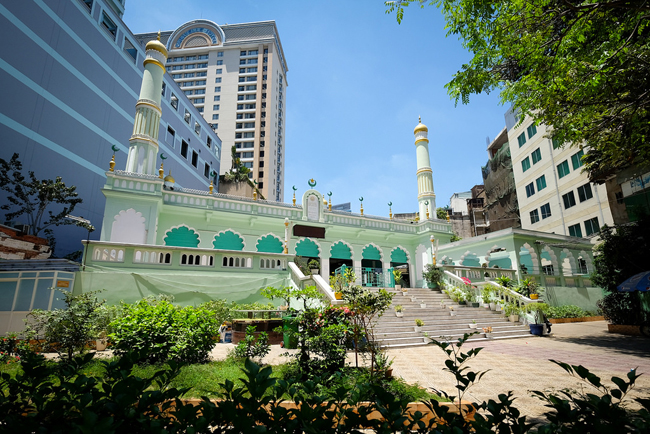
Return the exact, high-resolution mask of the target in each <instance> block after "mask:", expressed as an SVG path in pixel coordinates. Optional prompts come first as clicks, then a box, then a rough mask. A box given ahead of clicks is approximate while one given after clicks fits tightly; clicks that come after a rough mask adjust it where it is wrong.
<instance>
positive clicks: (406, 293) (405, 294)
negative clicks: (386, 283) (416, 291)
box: [402, 289, 409, 297]
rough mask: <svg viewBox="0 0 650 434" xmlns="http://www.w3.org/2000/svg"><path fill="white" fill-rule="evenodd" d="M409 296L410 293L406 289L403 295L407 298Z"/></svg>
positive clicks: (403, 290)
mask: <svg viewBox="0 0 650 434" xmlns="http://www.w3.org/2000/svg"><path fill="white" fill-rule="evenodd" d="M408 294H409V292H408V291H407V290H405V289H402V295H403V296H404V297H406V296H407V295H408Z"/></svg>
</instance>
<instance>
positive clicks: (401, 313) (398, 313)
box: [395, 312, 404, 318]
mask: <svg viewBox="0 0 650 434" xmlns="http://www.w3.org/2000/svg"><path fill="white" fill-rule="evenodd" d="M395 316H396V317H397V318H402V317H403V316H404V312H395Z"/></svg>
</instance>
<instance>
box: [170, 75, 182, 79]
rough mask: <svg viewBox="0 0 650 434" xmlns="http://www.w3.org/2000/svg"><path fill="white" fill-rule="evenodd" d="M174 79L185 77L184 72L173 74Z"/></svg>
mask: <svg viewBox="0 0 650 434" xmlns="http://www.w3.org/2000/svg"><path fill="white" fill-rule="evenodd" d="M172 78H173V79H177V78H183V74H172Z"/></svg>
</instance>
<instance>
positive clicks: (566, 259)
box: [560, 248, 577, 276]
mask: <svg viewBox="0 0 650 434" xmlns="http://www.w3.org/2000/svg"><path fill="white" fill-rule="evenodd" d="M560 262H561V265H562V274H564V275H565V276H573V275H574V274H576V270H577V267H576V258H575V256H573V252H572V251H571V250H569V249H567V248H564V249H562V252H560Z"/></svg>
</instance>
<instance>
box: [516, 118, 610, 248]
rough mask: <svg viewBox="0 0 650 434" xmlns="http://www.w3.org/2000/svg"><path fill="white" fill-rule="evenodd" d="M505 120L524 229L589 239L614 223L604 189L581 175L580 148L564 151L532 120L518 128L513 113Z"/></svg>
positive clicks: (526, 120)
mask: <svg viewBox="0 0 650 434" xmlns="http://www.w3.org/2000/svg"><path fill="white" fill-rule="evenodd" d="M505 118H506V128H507V130H508V142H509V143H510V153H511V156H512V167H513V171H514V177H515V184H516V188H517V198H518V201H519V213H520V215H521V226H522V228H523V229H531V230H536V231H541V232H550V233H555V234H560V235H569V236H574V237H589V236H591V235H593V234H594V233H596V232H598V230H599V229H600V227H601V226H602V225H603V224H608V225H612V224H613V223H614V219H613V217H612V212H611V209H610V204H609V202H608V196H607V190H606V187H605V185H598V184H593V183H591V182H589V178H588V177H587V174H586V173H582V165H583V162H582V161H581V157H582V155H583V151H582V150H581V149H579V148H578V147H575V146H564V147H561V146H559V144H558V143H557V142H554V141H553V140H552V139H550V138H548V137H546V136H547V133H548V131H549V130H548V128H546V127H545V126H544V125H535V124H534V123H533V122H532V120H531V119H529V118H526V119H524V121H523V122H521V123H518V119H517V117H516V116H515V114H513V112H512V110H509V111H508V112H507V113H506V115H505Z"/></svg>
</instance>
